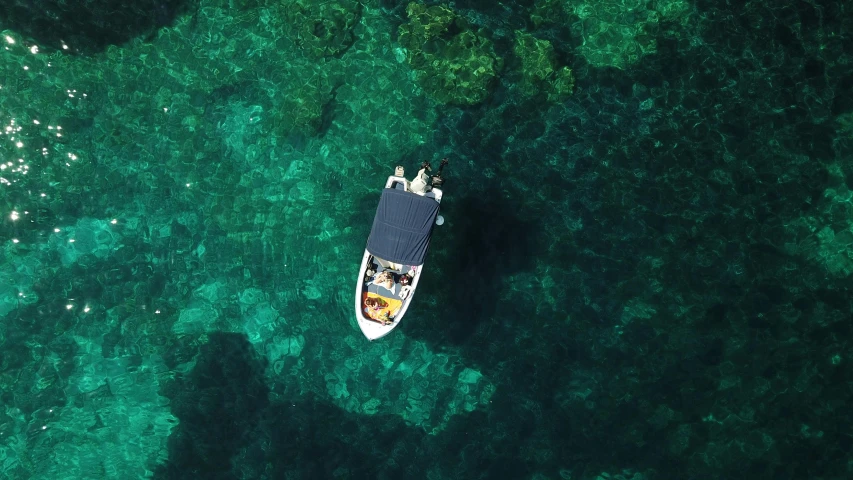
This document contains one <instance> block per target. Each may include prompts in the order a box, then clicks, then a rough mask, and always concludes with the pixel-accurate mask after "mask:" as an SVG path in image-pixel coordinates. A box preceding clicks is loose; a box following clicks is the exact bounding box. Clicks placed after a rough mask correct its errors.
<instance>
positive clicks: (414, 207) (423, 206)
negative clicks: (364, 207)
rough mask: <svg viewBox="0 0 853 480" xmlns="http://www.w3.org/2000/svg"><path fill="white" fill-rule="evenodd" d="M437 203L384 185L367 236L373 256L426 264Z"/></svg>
mask: <svg viewBox="0 0 853 480" xmlns="http://www.w3.org/2000/svg"><path fill="white" fill-rule="evenodd" d="M437 216H438V202H436V201H435V199H433V198H428V197H422V196H420V195H416V194H414V193H412V192H406V191H404V190H395V189H391V188H385V189H383V190H382V198H381V199H380V200H379V208H377V209H376V217H374V218H373V228H372V229H371V230H370V237H369V238H368V239H367V251H368V252H370V253H371V254H372V255H373V256H375V257H379V258H381V259H383V260H388V261H389V262H394V263H401V264H403V265H423V263H424V257H425V256H426V252H427V249H428V248H429V237H430V235H432V227H433V225H435V218H436V217H437Z"/></svg>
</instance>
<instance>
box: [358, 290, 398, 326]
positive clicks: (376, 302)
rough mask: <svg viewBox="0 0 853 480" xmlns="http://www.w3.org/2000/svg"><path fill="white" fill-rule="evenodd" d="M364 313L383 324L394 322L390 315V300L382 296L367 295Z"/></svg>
mask: <svg viewBox="0 0 853 480" xmlns="http://www.w3.org/2000/svg"><path fill="white" fill-rule="evenodd" d="M364 313H366V314H367V316H368V317H370V318H371V319H373V320H375V321H377V322H379V323H381V324H382V325H388V324H390V323H393V320H391V317H390V316H389V315H388V302H386V301H385V300H382V299H381V298H374V297H367V298H366V299H365V300H364Z"/></svg>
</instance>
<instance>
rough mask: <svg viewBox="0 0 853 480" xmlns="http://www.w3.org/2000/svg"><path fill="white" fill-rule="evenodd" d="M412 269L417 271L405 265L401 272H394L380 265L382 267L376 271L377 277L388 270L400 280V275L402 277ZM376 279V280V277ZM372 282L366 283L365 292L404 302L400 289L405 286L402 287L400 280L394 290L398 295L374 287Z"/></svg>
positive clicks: (382, 288) (385, 289)
mask: <svg viewBox="0 0 853 480" xmlns="http://www.w3.org/2000/svg"><path fill="white" fill-rule="evenodd" d="M412 268H415V269H416V268H417V267H411V266H409V265H403V266H402V267H401V269H400V270H394V269H393V268H386V267H383V266H381V265H380V266H379V268H377V269H376V275H379V274H380V273H381V272H384V271H385V270H388V271H389V272H391V273H393V274H394V278H398V279H399V277H400V275H402V274H404V273H406V272H408V271H409V270H410V269H412ZM374 278H375V277H374ZM371 282H372V280H371ZM371 282H366V283H364V288H365V290H366V291H368V292H370V293H375V294H376V295H379V296H382V297H386V298H393V299H395V300H400V301H403V298H401V297H400V289H401V288H402V287H403V286H402V285H400V282H399V280H398V281H396V282H395V283H394V290H395V291H396V292H397V293H393V292H391V291H390V290H388V289H387V288H385V287H380V286H379V285H374V284H373V283H371Z"/></svg>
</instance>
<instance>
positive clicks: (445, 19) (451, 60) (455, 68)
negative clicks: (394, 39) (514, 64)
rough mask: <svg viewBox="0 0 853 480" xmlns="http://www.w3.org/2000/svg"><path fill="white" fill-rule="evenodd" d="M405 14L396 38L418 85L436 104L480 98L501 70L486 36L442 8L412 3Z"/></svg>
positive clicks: (499, 60)
mask: <svg viewBox="0 0 853 480" xmlns="http://www.w3.org/2000/svg"><path fill="white" fill-rule="evenodd" d="M406 13H407V14H408V17H409V22H408V23H406V24H403V25H401V26H400V34H399V38H398V41H399V42H400V45H402V46H403V47H405V48H406V50H407V54H406V60H407V61H408V63H409V65H411V66H412V68H414V69H415V70H416V71H417V80H418V84H419V85H420V86H421V88H423V89H424V91H426V93H427V94H428V95H430V96H431V97H432V98H434V99H435V100H436V101H438V102H441V103H447V104H456V105H474V104H477V103H480V102H482V101H483V100H484V99H485V98H486V97H487V96H488V95H489V93H490V91H491V88H492V85H493V84H494V80H495V78H496V77H497V75H498V73H499V72H500V70H501V69H502V68H503V61H502V60H501V59H500V58H499V57H498V56H497V55H496V54H495V51H494V46H493V45H492V42H491V40H489V39H488V38H486V37H485V36H483V34H482V33H481V32H475V31H473V30H472V26H471V25H469V24H468V22H466V21H465V20H464V19H463V18H461V17H459V16H458V15H456V14H455V13H454V12H453V11H452V10H450V9H449V8H447V7H443V6H438V5H436V6H431V7H426V6H424V5H421V4H418V3H414V2H413V3H410V4H409V6H408V8H407V9H406Z"/></svg>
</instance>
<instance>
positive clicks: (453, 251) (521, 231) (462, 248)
mask: <svg viewBox="0 0 853 480" xmlns="http://www.w3.org/2000/svg"><path fill="white" fill-rule="evenodd" d="M449 198H451V199H452V198H454V196H453V195H452V194H451V195H450V197H449ZM518 208H519V207H518V204H516V203H514V202H510V201H508V200H507V199H505V198H503V197H501V196H500V194H499V193H498V192H494V193H490V192H479V193H476V194H473V195H469V196H466V197H463V198H461V199H458V200H456V201H451V202H447V205H444V208H443V210H444V214H445V216H446V217H447V218H448V219H450V220H449V222H448V223H449V225H448V226H447V227H440V228H447V231H446V233H444V234H441V233H439V235H436V236H433V241H432V245H431V252H430V259H429V266H428V268H429V270H431V271H430V272H429V273H428V274H427V275H428V276H429V277H432V278H431V279H430V280H429V281H426V282H425V284H424V286H423V287H422V288H423V289H424V291H423V292H421V295H423V296H429V297H434V298H435V299H436V300H437V303H438V305H437V306H436V307H434V315H428V316H427V318H425V321H424V322H412V324H411V326H409V327H408V328H407V334H413V335H416V336H421V337H434V336H438V335H441V338H438V337H436V338H434V339H431V341H435V342H436V343H437V344H447V343H448V342H450V343H455V344H461V343H464V342H465V341H466V340H467V339H469V338H470V337H471V336H472V335H474V334H475V333H476V332H477V331H478V330H479V329H480V328H481V327H485V326H487V325H486V324H487V323H488V322H494V321H496V320H495V317H496V313H498V312H497V308H498V302H499V301H500V299H501V298H502V296H504V293H505V292H504V291H503V290H502V288H503V287H502V281H503V278H504V277H506V276H508V275H513V274H515V273H518V272H521V271H524V270H525V269H531V268H533V265H532V263H531V258H533V257H535V256H536V254H537V251H538V250H539V248H538V246H539V244H540V243H539V238H538V231H539V228H537V227H538V226H537V223H536V222H535V221H533V220H527V219H523V218H521V217H520V216H519V215H518V213H517V212H518ZM448 227H449V228H448ZM530 308H532V306H530ZM522 309H523V310H527V309H526V308H525V307H524V306H522ZM528 311H529V310H528ZM517 320H518V321H524V322H526V321H528V320H529V319H517ZM416 324H418V325H419V326H418V327H414V325H416ZM439 326H440V327H441V328H438V327H439Z"/></svg>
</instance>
